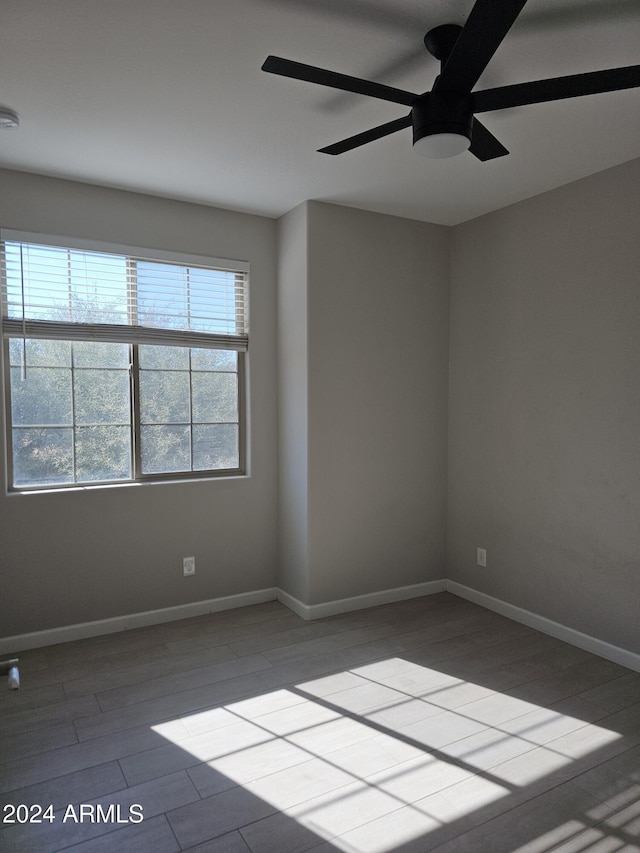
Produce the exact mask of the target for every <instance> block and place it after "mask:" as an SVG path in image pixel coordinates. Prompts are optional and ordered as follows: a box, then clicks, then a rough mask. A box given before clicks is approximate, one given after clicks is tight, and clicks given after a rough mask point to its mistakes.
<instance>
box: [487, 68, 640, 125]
mask: <svg viewBox="0 0 640 853" xmlns="http://www.w3.org/2000/svg"><path fill="white" fill-rule="evenodd" d="M636 86H640V65H627V66H626V67H624V68H609V69H608V70H606V71H590V72H587V73H586V74H571V75H569V76H568V77H552V78H550V79H549V80H536V81H534V82H531V83H516V84H515V85H514V86H500V87H498V88H497V89H486V90H485V91H483V92H474V93H473V94H472V96H471V97H472V98H473V104H474V108H473V109H474V112H478V113H486V112H489V111H490V110H504V109H507V108H509V107H521V106H524V105H525V104H540V103H544V102H545V101H558V100H561V99H563V98H577V97H580V96H581V95H597V94H598V93H600V92H615V91H619V90H621V89H633V88H634V87H636Z"/></svg>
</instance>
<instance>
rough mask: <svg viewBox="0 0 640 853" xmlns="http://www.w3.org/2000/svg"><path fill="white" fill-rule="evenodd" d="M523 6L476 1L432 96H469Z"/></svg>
mask: <svg viewBox="0 0 640 853" xmlns="http://www.w3.org/2000/svg"><path fill="white" fill-rule="evenodd" d="M526 2H527V0H500V2H499V3H496V2H495V0H476V4H475V6H474V7H473V9H472V10H471V12H470V13H469V17H468V18H467V21H466V23H465V25H464V27H463V28H462V32H461V33H460V35H459V36H458V39H457V41H456V43H455V44H454V46H453V49H452V51H451V53H450V55H449V58H448V59H447V61H446V62H445V63H444V68H443V69H442V72H441V74H440V77H439V78H438V79H437V80H436V84H435V85H434V87H433V90H434V92H435V91H438V92H457V93H459V94H464V95H467V94H469V92H470V91H471V90H472V89H473V87H474V86H475V85H476V83H477V81H478V78H479V77H480V75H481V74H482V72H483V71H484V69H485V68H486V67H487V65H488V64H489V61H490V59H491V57H492V56H493V54H494V53H495V52H496V50H497V49H498V47H499V46H500V43H501V41H502V39H503V38H504V37H505V36H506V34H507V33H508V32H509V30H510V29H511V27H512V25H513V23H514V21H515V20H516V18H517V17H518V15H519V14H520V12H521V11H522V8H523V7H524V5H525V3H526Z"/></svg>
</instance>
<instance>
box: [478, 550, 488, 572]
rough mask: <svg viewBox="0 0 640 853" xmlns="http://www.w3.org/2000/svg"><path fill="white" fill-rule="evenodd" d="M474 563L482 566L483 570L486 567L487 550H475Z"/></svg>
mask: <svg viewBox="0 0 640 853" xmlns="http://www.w3.org/2000/svg"><path fill="white" fill-rule="evenodd" d="M476 563H477V564H478V565H479V566H482V568H483V569H485V568H486V567H487V550H486V548H476Z"/></svg>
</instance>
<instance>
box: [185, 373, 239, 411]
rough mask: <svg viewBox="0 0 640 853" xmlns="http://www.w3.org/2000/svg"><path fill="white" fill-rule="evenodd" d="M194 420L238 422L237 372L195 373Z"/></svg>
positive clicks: (193, 378) (193, 381) (193, 380)
mask: <svg viewBox="0 0 640 853" xmlns="http://www.w3.org/2000/svg"><path fill="white" fill-rule="evenodd" d="M192 385H193V422H194V423H230V422H231V423H236V422H237V420H238V377H237V375H236V374H235V373H194V374H193V377H192Z"/></svg>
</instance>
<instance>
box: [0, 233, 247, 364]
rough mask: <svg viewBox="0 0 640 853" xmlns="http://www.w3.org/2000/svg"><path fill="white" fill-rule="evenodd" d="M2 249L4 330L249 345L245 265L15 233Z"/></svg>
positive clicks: (35, 334)
mask: <svg viewBox="0 0 640 853" xmlns="http://www.w3.org/2000/svg"><path fill="white" fill-rule="evenodd" d="M2 250H3V257H4V273H3V288H2V317H3V329H4V333H5V334H6V335H11V336H14V335H20V336H22V335H23V334H26V335H28V336H30V337H41V338H42V337H46V338H63V337H64V338H66V339H67V340H100V341H114V340H119V341H122V342H143V341H145V342H149V343H162V344H168V345H171V346H200V347H212V346H215V347H224V348H228V349H229V348H230V349H238V350H244V349H247V345H248V343H247V342H248V310H247V289H248V271H247V269H246V265H244V264H238V267H239V268H236V269H234V263H233V262H222V261H219V260H218V259H216V263H217V264H220V266H211V267H209V266H205V265H203V264H202V263H198V262H192V261H191V260H186V261H184V262H181V261H175V262H171V261H168V260H166V259H164V257H163V259H162V260H158V259H156V258H153V257H145V256H142V255H134V254H127V253H110V252H102V251H93V250H90V249H83V248H73V247H67V246H65V245H52V244H50V243H49V242H47V243H43V244H40V243H37V242H35V241H34V242H27V241H19V240H10V239H5V240H4V241H3V243H2ZM164 254H165V253H163V255H164ZM242 267H244V268H242Z"/></svg>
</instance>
